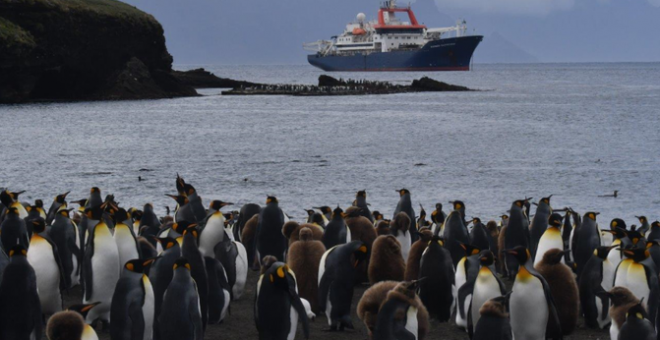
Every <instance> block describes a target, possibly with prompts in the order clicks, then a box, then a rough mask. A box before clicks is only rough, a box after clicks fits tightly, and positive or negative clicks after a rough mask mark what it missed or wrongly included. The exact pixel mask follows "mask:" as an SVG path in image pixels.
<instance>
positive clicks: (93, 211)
mask: <svg viewBox="0 0 660 340" xmlns="http://www.w3.org/2000/svg"><path fill="white" fill-rule="evenodd" d="M85 216H87V218H89V219H90V220H95V221H100V220H101V218H103V209H102V208H101V206H100V205H99V206H96V207H91V208H85Z"/></svg>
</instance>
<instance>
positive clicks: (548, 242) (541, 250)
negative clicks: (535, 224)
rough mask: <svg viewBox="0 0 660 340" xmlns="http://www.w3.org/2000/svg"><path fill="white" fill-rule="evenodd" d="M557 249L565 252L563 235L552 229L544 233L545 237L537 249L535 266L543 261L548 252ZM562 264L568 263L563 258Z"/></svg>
mask: <svg viewBox="0 0 660 340" xmlns="http://www.w3.org/2000/svg"><path fill="white" fill-rule="evenodd" d="M555 248H557V249H559V250H564V241H562V239H561V233H559V230H557V229H556V228H551V229H548V230H547V231H546V232H545V233H543V236H542V237H541V240H540V241H539V246H538V248H536V256H534V266H536V265H537V264H538V263H539V262H541V260H543V255H545V253H546V252H547V251H548V250H550V249H555ZM561 263H564V264H565V263H566V261H564V257H563V256H562V258H561Z"/></svg>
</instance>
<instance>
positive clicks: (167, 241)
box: [149, 237, 181, 340]
mask: <svg viewBox="0 0 660 340" xmlns="http://www.w3.org/2000/svg"><path fill="white" fill-rule="evenodd" d="M158 242H159V243H160V244H161V245H162V246H163V249H164V250H163V252H162V253H160V255H158V257H157V258H156V261H155V262H154V263H153V264H152V265H151V268H150V269H149V280H150V281H151V284H152V285H153V288H154V300H155V303H154V312H155V313H154V340H159V339H161V338H160V327H159V325H158V324H159V321H158V316H159V315H160V311H161V310H162V304H163V295H165V291H166V290H167V286H168V285H169V284H170V281H172V276H173V275H174V271H173V269H172V268H173V267H174V264H175V262H176V260H177V259H178V258H179V257H181V247H180V246H179V243H178V242H176V240H174V239H172V238H169V237H167V238H160V239H158Z"/></svg>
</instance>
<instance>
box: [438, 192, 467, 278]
mask: <svg viewBox="0 0 660 340" xmlns="http://www.w3.org/2000/svg"><path fill="white" fill-rule="evenodd" d="M460 206H461V207H463V205H462V204H461V205H460ZM444 240H445V248H446V249H447V250H449V253H450V254H451V259H452V261H453V264H454V267H456V266H457V265H458V262H459V261H460V260H461V259H462V258H463V254H464V253H465V249H463V247H462V246H461V244H469V243H470V236H469V235H468V230H467V228H466V227H465V222H464V220H463V217H462V216H461V212H460V210H456V209H455V210H453V211H452V212H451V213H449V216H447V219H446V220H445V232H444Z"/></svg>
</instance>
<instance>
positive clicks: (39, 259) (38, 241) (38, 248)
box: [27, 235, 62, 315]
mask: <svg viewBox="0 0 660 340" xmlns="http://www.w3.org/2000/svg"><path fill="white" fill-rule="evenodd" d="M27 259H28V262H29V263H30V265H32V268H34V273H35V274H36V277H37V291H38V292H39V301H40V302H41V312H42V313H43V314H46V315H51V314H55V313H57V312H59V311H61V310H62V295H61V294H60V270H59V267H58V266H57V262H56V261H55V256H54V254H53V248H51V245H50V243H48V241H46V240H45V239H44V238H42V237H41V236H38V235H34V236H33V237H32V241H31V242H30V251H29V252H28V254H27Z"/></svg>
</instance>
